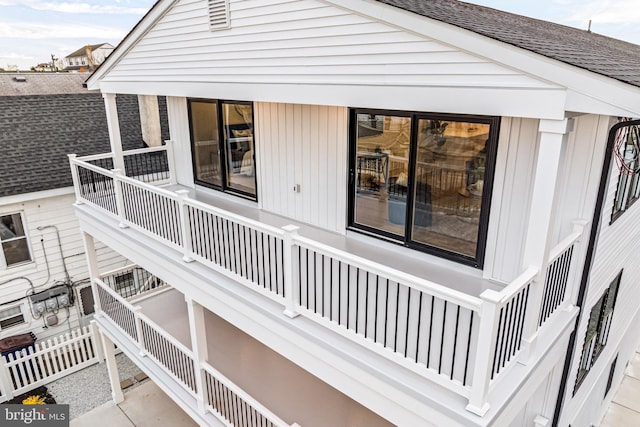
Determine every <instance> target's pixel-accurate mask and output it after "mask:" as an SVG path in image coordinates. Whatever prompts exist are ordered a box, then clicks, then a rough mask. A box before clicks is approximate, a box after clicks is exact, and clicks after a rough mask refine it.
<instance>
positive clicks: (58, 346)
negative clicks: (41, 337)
mask: <svg viewBox="0 0 640 427" xmlns="http://www.w3.org/2000/svg"><path fill="white" fill-rule="evenodd" d="M98 337H99V334H98V330H97V326H96V324H95V323H94V322H91V325H90V326H88V327H87V326H85V327H83V328H81V329H77V330H75V331H72V332H71V334H69V333H67V334H65V335H61V336H59V337H54V338H53V339H50V340H47V341H44V342H39V343H38V342H36V343H35V344H34V345H33V346H32V347H29V348H27V349H24V350H22V351H20V352H18V353H16V354H12V353H10V354H8V355H7V356H1V357H0V402H6V401H7V400H10V399H12V398H13V397H14V396H17V395H20V394H22V393H26V392H28V391H30V390H33V389H35V388H37V387H40V386H42V385H45V384H48V383H50V382H52V381H55V380H57V379H59V378H62V377H64V376H66V375H69V374H72V373H74V372H76V371H79V370H81V369H84V368H86V367H88V366H91V365H93V364H96V363H98V362H100V361H101V360H102V359H103V353H102V347H101V344H100V340H99V339H98Z"/></svg>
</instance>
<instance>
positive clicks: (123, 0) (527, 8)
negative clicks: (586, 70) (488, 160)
mask: <svg viewBox="0 0 640 427" xmlns="http://www.w3.org/2000/svg"><path fill="white" fill-rule="evenodd" d="M425 1H428V0H425ZM470 2H471V3H476V4H482V5H485V6H490V7H494V8H496V9H501V10H506V11H509V12H513V13H518V14H521V15H526V16H531V17H534V18H538V19H544V20H547V21H552V22H557V23H559V24H564V25H570V26H572V27H577V28H582V29H587V27H588V25H589V20H592V24H591V30H592V31H593V32H596V33H600V34H604V35H607V36H610V37H615V38H619V39H622V40H626V41H629V42H632V43H636V44H640V0H470ZM153 3H155V0H95V1H88V0H64V1H57V0H0V67H5V66H6V65H10V64H11V65H18V66H19V68H20V69H21V70H28V69H30V68H31V66H34V65H36V64H38V63H42V62H49V61H51V54H54V55H55V56H56V57H57V58H63V57H65V56H66V55H68V54H70V53H71V52H73V51H75V50H77V49H79V48H81V47H83V46H85V45H87V44H98V43H103V42H107V43H111V44H112V45H114V46H116V45H117V44H118V43H119V42H120V41H121V40H122V38H124V36H125V35H126V34H127V33H128V32H129V31H130V30H131V29H132V28H133V26H134V25H135V24H136V23H137V22H138V21H139V20H140V19H141V18H142V16H143V15H144V14H145V13H146V12H147V11H148V10H149V8H150V7H151V6H152V5H153Z"/></svg>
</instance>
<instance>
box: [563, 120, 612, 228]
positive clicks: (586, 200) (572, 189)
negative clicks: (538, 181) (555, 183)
mask: <svg viewBox="0 0 640 427" xmlns="http://www.w3.org/2000/svg"><path fill="white" fill-rule="evenodd" d="M609 127H610V123H609V117H608V116H596V115H584V116H579V117H576V118H575V119H574V131H573V132H571V133H570V134H569V138H568V141H567V149H566V152H565V159H564V162H563V164H564V166H563V171H562V174H561V182H560V191H559V197H558V201H557V209H558V211H557V212H558V216H557V223H556V230H555V235H554V237H555V239H556V241H559V240H561V239H562V238H563V237H566V236H567V235H569V234H570V233H571V228H572V224H571V223H572V221H573V220H575V219H587V220H588V219H590V218H591V217H592V216H593V210H594V208H595V204H596V198H597V196H598V185H599V184H600V174H601V173H602V161H603V159H604V148H605V145H606V141H607V134H608V132H609Z"/></svg>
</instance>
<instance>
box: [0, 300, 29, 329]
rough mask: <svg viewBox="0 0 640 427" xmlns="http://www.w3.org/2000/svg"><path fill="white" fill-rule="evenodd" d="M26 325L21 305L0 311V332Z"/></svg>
mask: <svg viewBox="0 0 640 427" xmlns="http://www.w3.org/2000/svg"><path fill="white" fill-rule="evenodd" d="M22 323H25V321H24V315H23V314H22V309H21V308H20V306H19V305H17V306H14V307H10V308H3V309H0V330H4V329H7V328H10V327H12V326H16V325H20V324H22Z"/></svg>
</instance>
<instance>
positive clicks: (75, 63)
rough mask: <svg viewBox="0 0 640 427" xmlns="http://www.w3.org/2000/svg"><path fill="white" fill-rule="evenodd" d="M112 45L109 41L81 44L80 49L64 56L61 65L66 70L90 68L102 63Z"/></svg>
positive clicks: (110, 50) (109, 52)
mask: <svg viewBox="0 0 640 427" xmlns="http://www.w3.org/2000/svg"><path fill="white" fill-rule="evenodd" d="M113 49H114V47H113V46H112V45H110V44H109V43H100V44H93V45H86V46H82V47H81V48H80V49H78V50H76V51H74V52H73V53H70V54H69V55H67V56H65V57H64V60H63V67H64V70H66V71H77V70H80V69H81V68H82V69H87V70H91V69H92V68H95V67H97V66H98V65H100V64H102V63H103V62H104V60H105V58H106V57H107V56H109V55H110V54H111V52H113Z"/></svg>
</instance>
